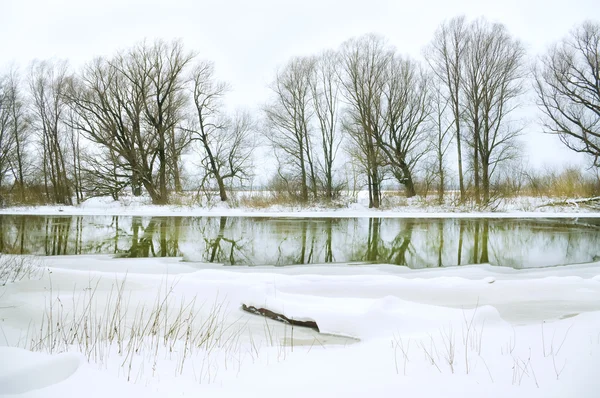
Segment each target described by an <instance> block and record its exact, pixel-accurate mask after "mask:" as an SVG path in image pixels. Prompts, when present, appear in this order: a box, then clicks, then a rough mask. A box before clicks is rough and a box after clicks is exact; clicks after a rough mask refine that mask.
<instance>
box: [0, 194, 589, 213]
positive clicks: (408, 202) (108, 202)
mask: <svg viewBox="0 0 600 398" xmlns="http://www.w3.org/2000/svg"><path fill="white" fill-rule="evenodd" d="M264 195H268V194H264V193H260V194H256V193H254V194H252V193H249V194H243V195H238V196H237V197H234V198H233V199H232V200H231V201H230V202H228V203H223V202H219V201H218V200H216V199H212V200H202V201H197V200H194V199H193V198H192V197H191V196H178V197H176V198H175V200H174V202H175V203H177V204H171V205H164V206H157V205H153V204H152V202H151V200H150V198H149V197H145V196H141V197H133V196H124V197H122V198H121V199H119V200H113V199H112V198H110V197H96V198H90V199H88V200H85V201H84V202H82V203H81V204H79V205H73V206H56V205H54V206H48V205H46V206H14V207H7V208H3V209H0V214H32V215H33V214H35V215H56V214H65V215H115V216H116V215H127V216H185V217H188V216H196V217H199V216H217V217H219V216H252V217H297V218H306V217H313V218H355V217H375V218H448V217H452V218H545V217H552V218H554V217H556V218H573V217H579V216H585V217H587V218H600V208H598V207H597V204H596V205H595V206H590V205H589V202H587V199H568V198H548V197H544V198H534V197H515V198H507V199H499V200H497V201H495V202H494V204H493V205H490V206H487V207H479V206H477V205H475V204H474V203H471V204H466V205H457V204H455V203H456V200H455V198H453V197H449V198H447V199H446V201H445V203H444V204H443V205H439V204H437V201H436V200H435V199H434V198H422V197H415V198H411V199H406V198H398V197H395V196H390V197H386V200H385V201H384V205H383V206H382V208H380V209H370V208H369V207H368V198H367V194H366V192H359V193H358V195H356V196H355V197H352V198H350V197H346V198H345V199H343V200H340V201H337V202H334V203H332V204H330V205H323V204H308V205H299V204H268V205H265V206H256V205H255V204H256V203H264V201H262V200H260V199H261V198H262V197H264ZM594 203H597V202H594Z"/></svg>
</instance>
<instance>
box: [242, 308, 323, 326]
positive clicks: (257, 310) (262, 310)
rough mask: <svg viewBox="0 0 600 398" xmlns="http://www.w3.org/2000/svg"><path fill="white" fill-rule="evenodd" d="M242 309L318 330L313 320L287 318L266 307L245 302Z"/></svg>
mask: <svg viewBox="0 0 600 398" xmlns="http://www.w3.org/2000/svg"><path fill="white" fill-rule="evenodd" d="M242 310H244V311H246V312H249V313H251V314H255V315H262V316H264V317H267V318H269V319H273V320H274V321H278V322H283V323H287V324H289V325H293V326H300V327H305V328H311V329H314V330H316V331H317V332H318V331H319V326H318V325H317V323H316V322H315V321H298V320H296V319H291V318H288V317H287V316H285V315H283V314H278V313H276V312H273V311H271V310H268V309H266V308H256V307H254V306H251V305H246V304H242Z"/></svg>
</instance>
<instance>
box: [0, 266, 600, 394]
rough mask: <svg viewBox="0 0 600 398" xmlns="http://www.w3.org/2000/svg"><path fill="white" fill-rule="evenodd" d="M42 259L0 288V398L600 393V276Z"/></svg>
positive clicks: (597, 270)
mask: <svg viewBox="0 0 600 398" xmlns="http://www.w3.org/2000/svg"><path fill="white" fill-rule="evenodd" d="M6 258H8V257H6V256H4V259H6ZM36 260H37V261H39V264H38V266H39V270H43V272H39V271H37V272H36V271H35V270H34V271H33V272H29V271H28V273H27V277H26V278H24V279H22V280H19V281H17V282H14V283H8V284H6V285H5V286H2V287H0V326H1V329H0V330H1V331H2V333H1V334H0V345H2V347H0V358H2V361H0V395H6V396H20V397H61V398H64V397H81V396H85V397H107V396H109V397H111V398H117V397H173V396H194V397H197V396H210V397H233V396H250V397H254V396H257V397H281V396H285V397H306V396H317V397H320V396H326V397H337V396H346V397H363V396H365V395H370V396H377V397H397V396H409V397H440V396H443V397H508V396H510V397H528V398H531V397H580V398H587V397H590V398H592V397H598V391H600V378H598V369H600V263H590V264H579V265H569V266H563V267H551V268H544V269H527V270H514V269H509V268H502V267H494V266H490V265H477V266H467V267H460V268H459V267H450V268H443V269H422V270H411V269H408V268H405V267H397V266H391V265H360V266H359V265H348V264H346V265H311V266H302V267H286V268H274V267H252V268H250V267H239V268H235V269H232V268H225V267H221V266H218V265H211V264H204V263H190V262H181V261H180V259H178V258H169V259H165V258H162V259H161V258H150V259H113V258H110V257H108V256H59V257H45V258H41V259H36ZM242 303H244V304H247V305H254V306H257V307H264V308H267V309H270V310H272V311H276V312H280V313H283V314H285V315H286V316H287V317H290V318H292V317H293V318H296V319H301V320H314V321H316V322H317V324H318V325H319V328H320V333H318V332H316V331H314V330H311V329H306V328H298V327H296V328H292V327H290V326H286V325H283V324H281V323H277V322H275V321H271V320H267V319H266V318H263V317H261V316H257V315H252V314H248V313H246V312H243V311H242V310H241V309H240V306H241V304H242Z"/></svg>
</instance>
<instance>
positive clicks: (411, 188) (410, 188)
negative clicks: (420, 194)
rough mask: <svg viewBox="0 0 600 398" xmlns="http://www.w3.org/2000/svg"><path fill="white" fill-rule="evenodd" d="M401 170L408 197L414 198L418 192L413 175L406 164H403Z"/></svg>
mask: <svg viewBox="0 0 600 398" xmlns="http://www.w3.org/2000/svg"><path fill="white" fill-rule="evenodd" d="M400 168H401V170H402V175H403V184H404V190H405V192H406V197H407V198H412V197H413V196H415V195H416V194H417V192H416V191H415V184H414V182H413V179H412V174H411V172H410V169H409V168H408V165H407V164H405V163H403V164H401V165H400Z"/></svg>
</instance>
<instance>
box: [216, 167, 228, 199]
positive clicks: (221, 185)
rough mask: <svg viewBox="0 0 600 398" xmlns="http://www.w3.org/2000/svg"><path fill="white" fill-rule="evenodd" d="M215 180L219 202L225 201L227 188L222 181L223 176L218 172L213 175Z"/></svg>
mask: <svg viewBox="0 0 600 398" xmlns="http://www.w3.org/2000/svg"><path fill="white" fill-rule="evenodd" d="M215 178H216V180H217V185H218V186H219V197H220V198H221V202H226V201H227V190H226V189H225V183H224V182H223V178H221V176H220V175H219V174H216V175H215Z"/></svg>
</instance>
